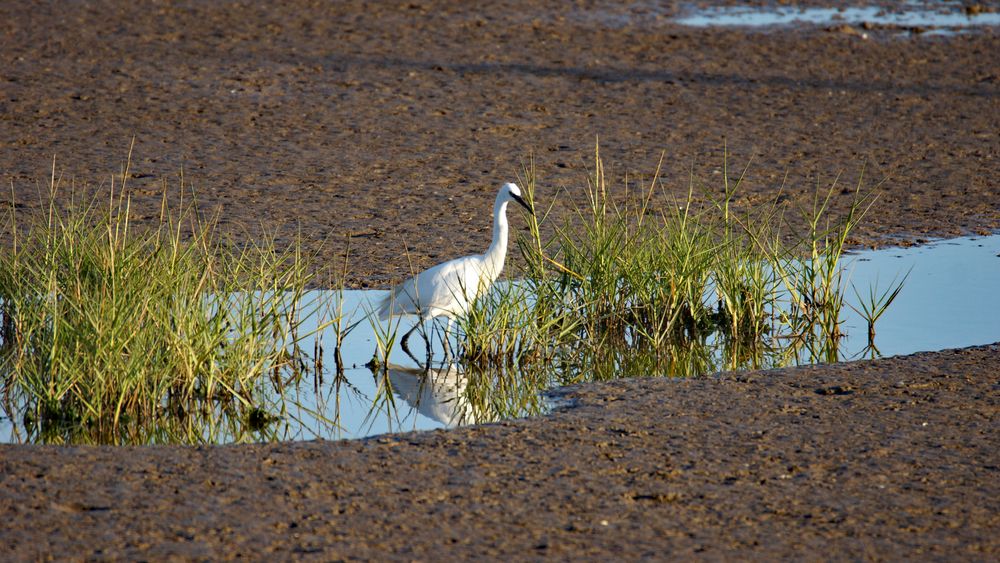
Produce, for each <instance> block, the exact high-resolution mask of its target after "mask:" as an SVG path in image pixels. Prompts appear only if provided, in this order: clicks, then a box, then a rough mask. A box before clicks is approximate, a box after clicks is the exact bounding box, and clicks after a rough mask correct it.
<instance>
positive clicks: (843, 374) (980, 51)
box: [0, 1, 1000, 560]
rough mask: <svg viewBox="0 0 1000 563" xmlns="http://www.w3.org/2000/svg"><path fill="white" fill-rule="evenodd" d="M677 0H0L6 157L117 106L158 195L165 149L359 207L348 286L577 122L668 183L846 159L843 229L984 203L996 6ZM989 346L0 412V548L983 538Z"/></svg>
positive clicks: (513, 547)
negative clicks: (229, 436) (688, 375)
mask: <svg viewBox="0 0 1000 563" xmlns="http://www.w3.org/2000/svg"><path fill="white" fill-rule="evenodd" d="M679 6H680V3H676V4H674V3H669V2H668V3H666V5H665V6H663V8H662V9H657V10H651V9H647V10H646V11H643V10H642V9H639V8H622V7H618V6H617V4H614V3H605V2H584V3H579V4H575V5H574V6H573V7H571V8H567V7H566V6H565V5H564V4H563V3H556V2H552V3H546V2H514V1H510V2H500V3H489V4H488V5H486V6H475V5H472V4H462V5H461V6H454V5H452V4H451V3H435V2H412V3H405V2H404V3H401V4H400V3H393V4H384V5H381V4H380V5H377V6H368V5H367V3H361V2H358V3H351V2H347V3H336V4H329V5H328V4H319V5H316V4H313V3H307V2H294V3H291V4H288V5H286V6H284V7H282V8H280V9H279V8H271V7H269V5H264V4H259V5H250V6H237V5H236V4H225V3H202V2H178V3H169V4H166V3H164V4H160V3H157V4H142V5H138V6H132V5H131V4H126V3H119V2H94V3H86V4H82V3H73V4H66V3H61V2H52V3H46V2H33V3H20V2H18V3H14V2H4V3H0V21H3V22H6V23H7V25H6V26H3V28H2V29H0V37H2V44H3V49H2V50H0V174H2V177H3V180H4V181H5V182H8V183H10V184H12V185H13V186H14V188H15V195H14V199H15V204H16V205H17V206H18V207H19V209H20V210H21V211H22V212H25V213H30V212H32V210H37V209H40V208H41V206H42V204H41V203H40V202H39V198H38V196H37V191H36V188H37V186H39V185H42V186H44V183H45V182H47V177H48V173H49V170H50V168H51V165H52V156H53V154H55V155H56V158H57V166H58V168H59V170H60V171H61V172H60V174H61V175H62V177H63V179H64V184H69V183H71V181H72V182H75V183H76V184H77V185H78V186H82V185H84V184H87V185H89V186H91V188H90V189H91V191H94V190H96V191H98V192H100V191H101V190H104V191H106V189H107V185H108V183H107V180H106V178H107V177H108V173H109V172H110V171H113V170H115V169H117V167H118V163H120V162H121V161H122V160H123V159H124V157H125V154H126V152H127V150H128V146H129V144H130V140H131V139H132V137H133V136H134V137H135V149H134V153H133V167H132V170H131V177H130V178H129V182H130V183H131V188H132V194H133V201H134V207H135V209H137V210H138V212H139V213H140V214H142V215H144V216H145V217H146V220H147V221H152V220H153V219H154V217H155V216H156V210H158V208H159V202H160V193H161V190H162V185H163V183H164V182H166V183H167V184H168V185H170V186H176V184H177V183H178V181H179V180H178V176H179V174H180V173H181V171H182V170H183V173H184V176H185V181H186V182H189V183H191V184H193V185H194V186H195V187H196V188H197V190H198V194H199V199H200V201H201V204H202V206H203V208H205V209H217V210H219V212H220V229H222V230H223V232H225V233H227V234H231V235H233V236H237V237H254V236H259V234H260V233H261V231H262V230H264V229H269V228H273V227H275V226H277V225H284V226H286V231H284V232H285V233H290V232H291V230H292V229H293V228H296V226H298V227H301V229H302V233H303V235H304V236H305V237H306V239H307V243H308V244H309V245H310V246H312V247H314V248H318V249H319V252H320V254H319V257H320V265H322V264H324V263H338V264H339V260H340V258H339V257H340V256H341V255H342V253H343V252H344V249H345V248H346V244H345V240H346V238H347V235H351V236H352V237H353V242H352V249H353V250H352V255H353V256H354V258H353V259H352V260H351V283H352V285H359V286H385V285H386V284H387V283H389V282H390V281H392V280H394V279H398V278H399V277H400V276H401V275H404V274H405V273H406V272H407V271H409V266H408V265H407V263H406V260H405V259H404V258H402V254H403V249H404V248H406V249H408V250H409V253H410V256H411V257H412V259H413V264H414V267H417V268H420V267H423V266H426V265H429V264H432V263H434V262H437V261H440V260H443V259H445V258H450V257H453V256H457V255H460V254H465V253H468V252H473V251H479V250H480V249H481V247H482V246H483V245H484V244H485V240H486V239H487V238H488V229H489V228H490V225H489V216H488V213H487V212H486V210H487V209H488V208H489V206H490V205H491V201H492V197H493V194H495V187H496V185H497V184H498V183H499V182H502V181H506V180H508V179H511V178H512V177H513V175H514V174H515V173H516V172H517V171H518V170H519V166H520V164H521V163H523V162H525V161H527V160H528V159H529V158H534V161H535V164H536V166H537V168H538V171H539V174H540V176H541V183H540V190H541V191H540V195H541V197H543V198H544V197H546V196H549V197H551V196H552V195H554V194H555V193H556V191H557V190H558V189H560V188H572V187H574V186H580V185H581V184H582V183H583V182H584V181H585V178H586V174H587V172H586V167H587V165H588V164H589V162H590V161H589V160H588V159H589V158H590V155H591V154H592V149H593V145H594V140H595V136H597V135H600V138H601V147H602V153H603V155H604V156H605V158H606V159H607V161H608V163H609V164H613V166H614V171H615V172H617V173H623V172H625V171H629V172H630V173H646V174H648V173H650V172H651V171H652V170H653V169H654V168H655V166H656V163H657V161H658V159H659V157H660V154H661V151H665V155H666V157H665V160H664V170H663V176H664V178H665V179H666V188H665V189H666V194H665V195H664V198H665V200H664V201H668V200H669V198H670V197H671V196H681V195H683V194H686V192H687V188H688V179H689V175H691V174H693V175H694V177H695V178H697V179H698V181H699V182H700V183H702V184H704V185H705V186H708V188H707V189H708V190H709V191H710V192H711V193H714V192H712V190H715V191H718V190H719V189H721V182H720V179H721V173H722V172H721V165H722V154H723V149H724V147H726V148H727V150H728V152H729V153H730V155H731V158H732V161H733V163H734V168H736V169H737V170H738V169H741V168H742V166H743V165H744V164H745V163H746V162H747V160H748V159H750V158H751V157H754V162H753V164H752V167H751V169H750V173H749V176H748V179H747V181H746V183H745V185H744V191H743V192H742V194H741V196H740V198H739V200H738V201H737V203H738V204H739V205H741V206H754V205H756V204H759V203H760V202H763V201H770V200H772V199H773V198H775V197H777V195H778V188H779V187H780V186H781V185H782V179H783V178H786V177H787V180H785V182H784V188H783V190H782V192H781V193H782V194H784V195H783V197H784V198H787V201H788V202H789V204H791V205H793V206H794V205H796V204H799V205H807V204H808V203H809V202H810V201H811V198H812V197H813V194H814V192H815V188H816V186H817V185H820V186H827V185H829V183H830V182H831V181H832V180H833V179H834V178H835V177H836V176H837V175H838V174H841V182H842V185H844V186H845V187H853V186H854V185H855V184H856V183H857V182H858V177H859V175H860V173H861V171H862V169H863V168H864V171H865V177H866V178H869V179H871V183H868V181H866V182H865V185H866V186H870V185H872V184H874V183H880V186H879V189H880V190H881V191H882V197H881V198H880V200H879V202H878V204H877V206H876V207H875V208H873V210H872V213H871V215H870V216H869V220H868V221H867V222H866V223H864V224H863V225H862V226H861V227H860V230H859V231H858V232H857V236H856V237H855V239H854V240H853V241H852V242H853V243H854V244H857V245H871V244H876V245H883V244H887V243H893V242H899V241H919V240H921V239H923V238H926V237H930V236H947V235H956V234H964V233H970V232H991V231H993V230H996V229H997V228H1000V189H998V185H997V180H996V170H997V169H998V161H997V158H998V154H1000V138H998V131H1000V65H998V62H997V57H996V56H994V55H995V53H997V52H998V51H1000V37H998V35H997V32H996V31H995V30H989V29H987V30H986V31H982V32H978V33H972V34H961V35H955V36H947V37H925V36H921V35H920V34H912V33H909V32H904V33H902V34H901V35H900V33H899V31H900V30H880V29H875V30H868V38H867V39H863V38H862V36H861V34H860V33H855V32H851V31H850V30H849V29H848V30H845V29H843V28H842V26H834V27H833V28H831V29H830V30H827V29H824V28H822V27H820V28H801V29H799V28H797V29H788V30H784V31H781V32H773V33H757V32H746V31H739V30H725V31H718V30H696V29H687V28H682V27H679V26H676V25H673V24H671V23H670V22H669V16H671V15H672V14H674V13H676V11H677V10H678V9H679ZM990 6H993V4H989V3H988V4H987V8H989V7H990ZM855 31H857V30H855ZM736 175H737V172H736V171H734V170H732V169H731V170H730V176H733V177H735V176H736ZM102 181H103V184H102V183H101V182H102ZM42 189H43V190H44V188H42ZM847 191H849V190H845V192H847ZM64 193H65V192H64ZM7 197H9V196H3V198H7ZM0 199H2V198H0ZM849 201H850V195H849V194H848V193H840V192H837V195H836V196H835V197H834V200H833V206H834V209H835V210H840V211H842V210H844V209H845V208H846V206H847V205H848V204H849ZM287 240H288V236H287V235H283V238H281V239H279V243H280V242H281V241H287ZM324 241H325V244H322V245H321V243H323V242H324ZM998 365H1000V349H998V348H997V346H996V345H993V346H986V347H980V348H974V349H967V350H959V351H945V352H940V353H929V354H918V355H915V356H908V357H902V358H891V359H886V360H880V361H874V362H857V363H850V364H838V365H832V366H823V367H812V368H801V369H793V370H781V371H774V372H766V373H749V374H735V375H723V376H720V377H709V378H705V379H699V380H690V381H666V380H628V381H620V382H615V383H610V384H603V385H587V386H581V387H578V388H574V389H569V390H565V391H562V393H564V394H565V396H566V398H567V399H569V400H571V401H570V403H571V404H570V406H567V407H566V408H564V409H562V410H560V411H559V412H557V413H555V414H553V415H551V416H548V417H544V418H540V419H535V420H523V421H511V422H506V423H502V424H496V425H488V426H481V427H472V428H464V429H459V430H455V431H448V432H430V433H426V434H407V435H399V436H387V437H380V438H373V439H369V440H364V441H359V442H308V443H290V444H273V445H259V446H235V447H207V448H184V447H156V448H119V449H115V448H93V447H74V448H56V447H35V446H2V447H0V517H2V518H3V520H4V522H5V524H4V526H3V528H2V531H0V552H2V553H4V554H5V558H9V559H45V558H58V559H67V558H78V559H88V558H129V559H142V558H146V559H153V560H160V559H166V558H168V557H176V558H181V559H222V558H236V557H239V556H243V557H252V558H254V559H262V558H265V557H279V558H311V559H317V560H330V559H338V558H345V559H346V558H363V559H364V558H371V559H389V558H395V559H444V558H473V557H477V558H483V557H486V558H494V559H497V558H507V559H510V558H513V559H535V558H543V557H552V558H558V559H574V560H575V559H581V558H601V559H612V558H614V559H619V558H638V557H657V558H659V557H663V558H678V559H680V558H684V559H688V558H691V557H692V556H699V555H701V556H705V557H725V558H730V559H742V558H747V557H758V558H768V559H777V558H788V557H793V556H794V557H798V558H808V559H828V558H835V559H852V558H853V559H860V558H875V559H884V558H889V559H912V558H917V559H933V558H947V559H970V560H990V559H996V558H997V554H998V551H1000V542H998V540H997V538H1000V503H998V500H997V499H1000V490H998V489H1000V457H998V455H1000V454H998V452H1000V443H998V442H1000V438H998V436H1000V433H998V432H997V429H998V414H1000V412H998V401H997V397H998V396H1000V387H998V385H1000V383H998V381H1000V377H998V371H997V370H998V368H997V367H996V366H998Z"/></svg>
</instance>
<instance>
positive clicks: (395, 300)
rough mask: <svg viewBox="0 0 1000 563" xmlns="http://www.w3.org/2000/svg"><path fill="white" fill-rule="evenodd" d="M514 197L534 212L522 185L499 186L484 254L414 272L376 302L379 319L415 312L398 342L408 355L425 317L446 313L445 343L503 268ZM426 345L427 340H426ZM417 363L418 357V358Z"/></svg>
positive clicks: (443, 315) (442, 315)
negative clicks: (411, 339) (414, 321)
mask: <svg viewBox="0 0 1000 563" xmlns="http://www.w3.org/2000/svg"><path fill="white" fill-rule="evenodd" d="M511 200H513V201H516V202H517V203H520V204H521V205H523V206H524V208H525V209H527V210H528V213H531V214H532V215H534V212H533V211H532V209H531V206H529V205H528V204H527V202H525V201H524V199H522V198H521V188H519V187H517V184H514V183H507V184H504V185H503V186H501V187H500V191H499V192H498V193H497V199H496V202H495V203H494V204H493V242H491V243H490V247H489V248H488V249H486V252H485V253H483V254H476V255H472V256H463V257H461V258H455V259H454V260H449V261H447V262H444V263H442V264H438V265H437V266H434V267H432V268H428V269H427V270H424V271H423V272H420V273H419V274H417V275H415V276H413V277H412V278H410V279H408V280H406V281H404V282H403V283H401V284H399V285H397V286H395V287H393V288H392V291H390V292H389V295H388V296H386V298H385V299H383V300H382V302H381V303H380V304H379V305H378V307H377V308H376V312H378V316H379V319H381V320H383V321H384V320H388V319H389V318H391V317H395V316H403V315H417V316H418V317H419V320H418V321H417V324H416V325H414V326H413V328H411V329H410V330H409V331H407V333H406V334H404V335H403V339H402V341H401V342H400V344H402V346H403V351H405V352H406V353H407V354H408V355H409V356H410V357H411V358H413V359H414V360H416V357H414V356H413V354H412V353H410V349H409V348H408V347H407V345H406V341H407V339H408V338H409V337H410V335H411V334H413V331H415V330H417V328H419V327H420V326H421V325H422V324H423V323H424V322H425V321H427V320H428V319H433V318H436V317H447V318H448V327H447V329H446V330H445V346H447V342H448V334H449V333H450V331H451V328H452V323H454V321H455V319H457V318H458V317H460V316H462V315H464V314H465V313H467V312H468V311H469V308H470V307H471V306H472V303H473V302H474V301H475V300H476V298H478V297H479V296H480V295H482V294H483V293H484V292H486V291H487V290H488V289H489V288H490V286H491V285H492V284H493V282H494V281H495V280H496V279H497V277H499V276H500V271H501V270H503V262H504V258H505V257H506V255H507V230H508V226H507V202H509V201H511ZM428 345H429V343H428ZM417 363H419V361H418V360H417Z"/></svg>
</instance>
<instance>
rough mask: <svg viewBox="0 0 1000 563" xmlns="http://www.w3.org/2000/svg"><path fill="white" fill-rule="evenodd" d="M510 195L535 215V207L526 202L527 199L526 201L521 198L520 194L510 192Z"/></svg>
mask: <svg viewBox="0 0 1000 563" xmlns="http://www.w3.org/2000/svg"><path fill="white" fill-rule="evenodd" d="M510 197H511V198H512V199H513V200H514V201H516V202H518V203H520V204H521V205H522V206H524V208H525V209H527V210H528V213H531V215H532V216H534V215H535V210H534V209H532V208H531V206H530V205H528V202H526V201H524V200H523V199H521V196H519V195H515V194H510Z"/></svg>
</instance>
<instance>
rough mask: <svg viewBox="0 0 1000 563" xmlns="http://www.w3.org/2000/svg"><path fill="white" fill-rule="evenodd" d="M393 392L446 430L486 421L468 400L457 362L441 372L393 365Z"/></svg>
mask: <svg viewBox="0 0 1000 563" xmlns="http://www.w3.org/2000/svg"><path fill="white" fill-rule="evenodd" d="M387 371H388V373H389V381H390V382H391V384H392V390H393V391H394V392H395V394H396V395H397V396H398V397H400V398H402V399H403V400H404V401H406V403H407V404H408V405H410V406H411V407H412V408H413V409H415V410H416V411H417V412H419V413H420V414H422V415H423V416H425V417H427V418H430V419H433V420H436V421H438V422H440V423H441V424H444V425H445V427H447V428H453V427H456V426H463V425H466V424H476V423H478V422H486V420H484V418H485V417H484V416H483V413H482V411H480V412H479V413H478V414H477V412H476V409H475V408H474V405H473V404H472V403H471V402H470V401H469V399H468V396H467V394H466V392H465V391H466V387H467V386H468V384H469V380H468V378H467V377H466V374H465V373H463V372H462V371H460V370H459V368H458V366H457V365H455V364H454V363H449V364H448V365H447V366H445V367H442V368H440V369H415V368H409V367H403V366H398V365H392V364H390V365H389V366H388V367H387Z"/></svg>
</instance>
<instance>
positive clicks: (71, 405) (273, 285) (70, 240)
mask: <svg viewBox="0 0 1000 563" xmlns="http://www.w3.org/2000/svg"><path fill="white" fill-rule="evenodd" d="M127 178H128V169H127V166H126V167H125V169H124V171H123V173H122V175H121V177H120V178H119V180H118V182H117V183H116V182H115V181H114V180H112V184H111V186H110V195H109V199H108V200H106V201H103V202H102V201H98V200H90V201H87V202H85V203H79V202H76V201H73V202H72V203H70V204H69V205H68V206H66V207H60V206H59V205H58V204H57V203H56V202H57V201H59V200H61V199H65V198H61V197H60V196H62V195H63V194H62V193H61V186H59V182H58V181H57V180H56V176H55V173H54V172H53V179H52V182H51V184H50V193H49V194H48V200H49V202H50V203H49V206H48V209H47V213H46V214H45V216H44V217H29V218H23V217H21V216H19V214H18V213H16V212H15V211H14V209H13V207H12V208H11V209H10V213H9V216H8V226H9V228H10V234H11V237H12V239H13V243H12V245H11V247H9V248H5V249H3V250H2V251H0V312H2V315H3V332H2V350H0V354H2V356H0V359H2V364H0V377H2V383H3V395H4V404H5V408H6V410H7V411H8V412H13V411H16V412H18V413H19V414H20V416H21V417H22V418H23V422H24V423H25V427H26V428H28V429H29V430H30V431H31V432H33V433H35V434H37V435H40V436H44V440H45V441H50V442H51V441H56V442H59V441H73V442H81V441H83V442H100V443H136V442H139V443H143V442H148V441H161V440H162V441H171V442H175V441H182V442H199V441H202V440H210V441H211V440H212V436H213V435H214V434H215V433H216V431H219V432H223V433H225V434H226V435H228V436H229V437H230V438H231V439H232V438H236V439H239V436H242V435H247V436H248V437H250V438H251V439H252V436H251V435H252V434H253V432H254V431H259V430H262V429H266V427H267V423H268V422H269V421H270V420H272V415H270V414H267V412H269V411H267V410H264V409H262V408H261V404H262V401H263V400H264V397H265V396H267V395H268V393H269V389H272V388H275V387H282V386H285V385H293V384H296V383H297V381H298V379H299V378H300V377H301V376H302V374H303V372H304V371H306V370H308V369H309V367H310V366H309V364H308V363H307V362H305V361H304V359H303V356H304V354H303V353H302V350H300V349H299V344H300V342H302V341H303V339H304V338H306V337H307V336H308V335H307V334H304V333H303V331H302V324H301V322H302V319H303V318H304V317H306V316H308V314H310V313H311V312H312V311H314V310H316V309H318V308H319V307H320V304H319V303H318V302H316V301H315V300H310V299H306V298H305V297H304V296H305V288H306V285H307V283H308V282H309V281H310V279H311V277H312V274H311V273H310V268H309V264H308V260H307V257H306V256H304V255H303V253H302V252H301V250H300V249H299V246H298V245H294V244H293V245H292V246H291V247H290V248H288V249H287V250H280V251H279V250H278V249H277V246H276V244H275V241H274V238H273V237H271V238H267V239H265V240H263V241H258V242H250V243H249V244H242V245H234V244H229V243H227V242H226V241H224V240H222V239H221V238H220V237H218V236H217V235H216V233H215V229H214V222H213V221H212V220H211V219H205V218H203V217H201V216H200V215H199V214H198V213H197V210H196V209H195V208H194V207H193V206H192V205H191V204H190V203H183V202H182V203H181V206H180V209H177V210H172V209H170V208H169V206H167V204H166V203H164V204H163V207H162V209H161V216H160V221H159V225H158V226H157V227H153V228H139V227H136V226H135V225H134V224H133V217H134V215H133V212H132V211H131V208H130V201H129V198H128V196H127V186H126V185H125V181H126V179H127ZM180 193H181V194H182V197H183V195H185V194H187V193H189V192H188V190H186V188H185V187H184V186H181V189H180ZM165 201H166V196H165V197H164V202H165ZM189 201H190V200H189ZM165 418H170V419H171V420H172V422H171V423H169V424H164V425H160V426H158V427H157V426H156V425H154V424H150V422H151V421H162V420H164V419H165ZM233 425H236V426H239V427H240V429H237V428H232V426H233ZM227 426H229V427H230V428H226V427H227ZM153 428H158V430H156V432H159V433H161V434H162V433H166V434H167V435H161V436H155V435H147V432H150V431H151V430H150V429H153Z"/></svg>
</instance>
